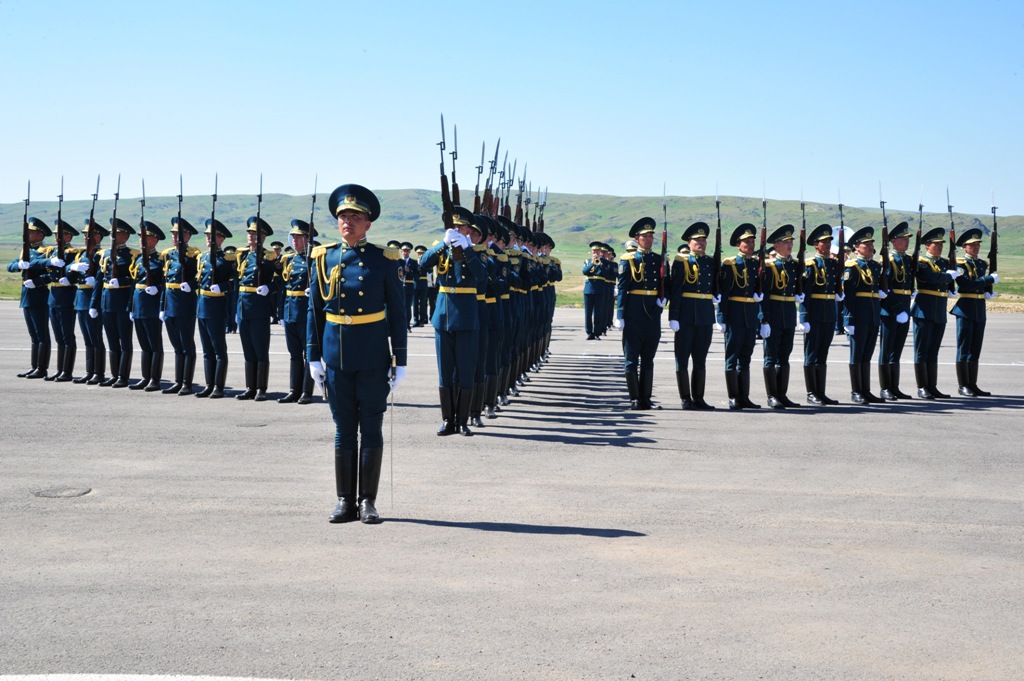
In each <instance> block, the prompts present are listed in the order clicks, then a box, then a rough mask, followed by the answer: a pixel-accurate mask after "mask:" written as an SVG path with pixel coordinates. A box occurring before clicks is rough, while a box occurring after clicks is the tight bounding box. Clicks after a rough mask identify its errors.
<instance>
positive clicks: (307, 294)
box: [306, 288, 309, 298]
mask: <svg viewBox="0 0 1024 681" xmlns="http://www.w3.org/2000/svg"><path fill="white" fill-rule="evenodd" d="M306 297H307V298H309V289H308V288H307V289H306Z"/></svg>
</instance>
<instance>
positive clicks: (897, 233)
mask: <svg viewBox="0 0 1024 681" xmlns="http://www.w3.org/2000/svg"><path fill="white" fill-rule="evenodd" d="M909 236H910V225H908V224H907V222H906V221H903V222H901V223H900V224H898V225H896V226H895V227H893V228H892V229H891V230H890V231H889V240H890V241H891V240H893V239H901V238H903V237H909Z"/></svg>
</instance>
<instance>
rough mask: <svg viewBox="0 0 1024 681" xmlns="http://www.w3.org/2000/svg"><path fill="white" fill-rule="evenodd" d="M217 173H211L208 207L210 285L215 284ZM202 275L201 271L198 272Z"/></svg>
mask: <svg viewBox="0 0 1024 681" xmlns="http://www.w3.org/2000/svg"><path fill="white" fill-rule="evenodd" d="M216 224H217V173H214V174H213V205H212V206H211V207H210V237H209V238H210V244H209V248H210V287H211V288H212V287H214V286H216V285H217V230H216V227H215V225H216ZM199 274H200V276H202V272H200V273H199Z"/></svg>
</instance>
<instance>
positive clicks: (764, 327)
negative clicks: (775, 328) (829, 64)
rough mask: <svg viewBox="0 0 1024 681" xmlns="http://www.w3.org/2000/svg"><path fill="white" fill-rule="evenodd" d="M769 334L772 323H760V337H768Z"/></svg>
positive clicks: (770, 333)
mask: <svg viewBox="0 0 1024 681" xmlns="http://www.w3.org/2000/svg"><path fill="white" fill-rule="evenodd" d="M770 335H772V325H771V324H762V325H761V338H768V336H770Z"/></svg>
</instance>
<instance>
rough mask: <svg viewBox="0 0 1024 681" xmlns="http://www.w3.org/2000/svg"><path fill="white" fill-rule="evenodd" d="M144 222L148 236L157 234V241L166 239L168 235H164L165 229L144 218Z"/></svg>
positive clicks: (140, 231)
mask: <svg viewBox="0 0 1024 681" xmlns="http://www.w3.org/2000/svg"><path fill="white" fill-rule="evenodd" d="M143 224H144V225H146V234H147V235H148V236H155V237H156V240H157V241H163V240H164V239H166V238H167V237H166V236H164V230H162V229H160V228H159V227H157V226H156V224H155V223H153V222H150V221H149V220H144V221H143ZM141 233H142V230H141V229H140V230H139V234H141Z"/></svg>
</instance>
